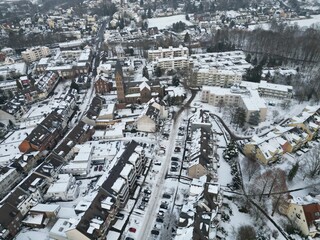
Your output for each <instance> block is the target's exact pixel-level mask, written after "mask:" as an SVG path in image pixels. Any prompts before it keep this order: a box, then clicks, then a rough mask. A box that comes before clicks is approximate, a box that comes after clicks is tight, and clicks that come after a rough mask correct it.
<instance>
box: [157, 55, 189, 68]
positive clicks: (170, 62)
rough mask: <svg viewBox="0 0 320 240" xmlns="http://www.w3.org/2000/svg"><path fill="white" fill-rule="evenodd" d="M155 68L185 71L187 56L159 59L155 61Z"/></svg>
mask: <svg viewBox="0 0 320 240" xmlns="http://www.w3.org/2000/svg"><path fill="white" fill-rule="evenodd" d="M156 62H157V64H156V65H157V67H160V68H161V69H165V70H170V69H186V68H188V67H189V60H188V57H187V56H181V57H170V58H159V59H157V60H156Z"/></svg>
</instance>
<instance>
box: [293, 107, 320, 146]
mask: <svg viewBox="0 0 320 240" xmlns="http://www.w3.org/2000/svg"><path fill="white" fill-rule="evenodd" d="M288 125H289V126H294V127H299V128H302V129H303V130H304V131H306V132H307V133H308V135H309V138H308V140H309V141H310V140H312V139H315V138H316V137H318V133H319V128H320V106H306V107H305V108H304V109H303V110H302V112H301V113H300V114H299V115H297V116H295V117H292V118H291V119H290V121H289V123H288Z"/></svg>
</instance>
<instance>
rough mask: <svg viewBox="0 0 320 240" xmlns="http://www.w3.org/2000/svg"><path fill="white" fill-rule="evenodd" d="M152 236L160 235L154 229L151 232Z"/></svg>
mask: <svg viewBox="0 0 320 240" xmlns="http://www.w3.org/2000/svg"><path fill="white" fill-rule="evenodd" d="M151 234H152V235H156V236H158V235H159V231H158V230H156V229H153V230H152V231H151Z"/></svg>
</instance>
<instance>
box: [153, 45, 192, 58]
mask: <svg viewBox="0 0 320 240" xmlns="http://www.w3.org/2000/svg"><path fill="white" fill-rule="evenodd" d="M188 55H189V49H188V48H187V47H183V46H182V45H180V46H179V47H177V48H174V47H172V46H170V47H169V48H162V47H159V48H158V49H157V50H148V59H149V61H155V60H157V59H160V58H177V57H183V56H188Z"/></svg>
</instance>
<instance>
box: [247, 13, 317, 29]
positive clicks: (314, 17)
mask: <svg viewBox="0 0 320 240" xmlns="http://www.w3.org/2000/svg"><path fill="white" fill-rule="evenodd" d="M286 23H288V24H289V25H295V24H297V25H298V26H299V27H301V28H308V27H315V26H312V25H313V24H314V25H316V26H319V24H320V15H311V18H308V19H299V20H292V21H286ZM270 26H271V24H270V23H260V24H253V25H249V27H248V29H249V30H254V29H256V28H259V27H260V28H262V29H265V30H268V29H270Z"/></svg>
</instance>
